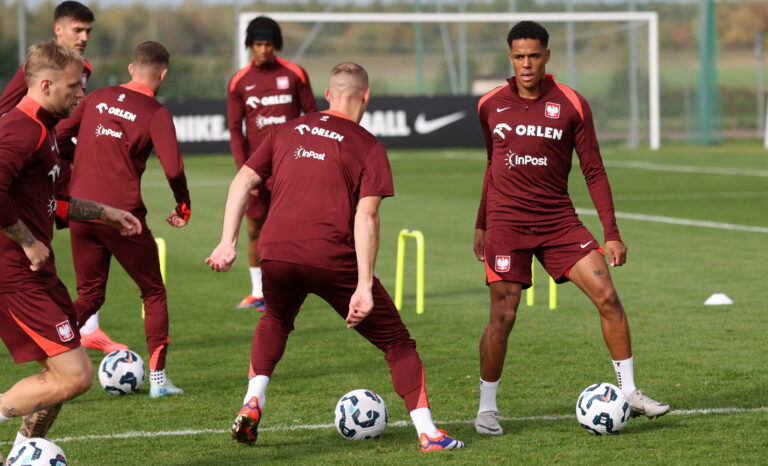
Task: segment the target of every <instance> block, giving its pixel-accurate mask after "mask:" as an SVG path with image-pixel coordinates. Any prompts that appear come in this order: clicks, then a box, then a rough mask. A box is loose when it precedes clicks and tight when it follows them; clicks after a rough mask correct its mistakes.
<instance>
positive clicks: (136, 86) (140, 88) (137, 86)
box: [120, 81, 155, 97]
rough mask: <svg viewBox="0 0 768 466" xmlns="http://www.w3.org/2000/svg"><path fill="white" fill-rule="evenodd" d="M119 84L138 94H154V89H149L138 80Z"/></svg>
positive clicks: (152, 95) (151, 95) (150, 95)
mask: <svg viewBox="0 0 768 466" xmlns="http://www.w3.org/2000/svg"><path fill="white" fill-rule="evenodd" d="M120 86H121V87H124V88H126V89H130V90H132V91H135V92H138V93H140V94H144V95H147V96H149V97H154V96H155V93H154V91H152V89H150V88H149V86H146V85H144V84H142V83H140V82H138V81H131V82H128V83H125V84H121V85H120Z"/></svg>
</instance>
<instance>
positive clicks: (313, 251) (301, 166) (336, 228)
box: [246, 111, 394, 270]
mask: <svg viewBox="0 0 768 466" xmlns="http://www.w3.org/2000/svg"><path fill="white" fill-rule="evenodd" d="M246 165H247V166H248V167H250V168H252V169H253V170H254V171H256V173H258V175H259V176H260V177H261V178H262V179H263V180H264V181H266V180H267V179H269V178H270V177H271V181H272V205H271V206H270V209H269V215H268V216H267V220H266V222H265V224H264V228H263V229H262V231H261V236H260V237H259V254H260V255H261V258H262V259H272V260H279V261H283V262H291V263H295V264H303V265H309V266H312V267H320V268H324V269H331V270H349V269H352V270H356V269H357V259H356V256H355V239H354V231H353V229H354V223H355V209H356V207H357V203H358V201H359V200H360V199H362V198H364V197H368V196H381V197H386V196H393V195H394V188H393V186H392V170H391V169H390V167H389V159H387V151H386V150H385V149H384V144H382V143H381V142H380V141H379V140H378V139H376V138H375V137H374V136H373V135H372V134H371V133H369V132H368V131H366V130H365V129H364V128H363V127H362V126H360V125H358V124H357V123H355V122H353V121H352V120H350V119H349V118H347V117H346V116H344V115H342V114H341V113H338V112H332V111H326V112H320V113H310V114H308V115H304V116H302V117H300V118H297V119H296V120H294V121H292V122H290V123H289V124H286V125H281V126H279V127H276V128H274V129H273V130H272V131H270V132H269V133H268V134H267V135H266V136H265V138H264V141H263V142H262V143H261V145H259V147H258V148H257V149H256V150H255V151H254V152H253V154H252V155H251V157H250V158H249V159H248V161H247V162H246Z"/></svg>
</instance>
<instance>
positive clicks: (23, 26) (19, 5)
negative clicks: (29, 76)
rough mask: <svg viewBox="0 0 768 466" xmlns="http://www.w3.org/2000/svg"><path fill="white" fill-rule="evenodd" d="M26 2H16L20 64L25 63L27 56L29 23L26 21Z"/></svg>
mask: <svg viewBox="0 0 768 466" xmlns="http://www.w3.org/2000/svg"><path fill="white" fill-rule="evenodd" d="M25 9H26V8H25V0H18V1H17V2H16V22H17V23H18V24H19V31H18V33H19V40H18V42H19V64H22V63H24V59H25V58H26V56H27V22H26V21H25V20H24V16H25V15H24V10H25Z"/></svg>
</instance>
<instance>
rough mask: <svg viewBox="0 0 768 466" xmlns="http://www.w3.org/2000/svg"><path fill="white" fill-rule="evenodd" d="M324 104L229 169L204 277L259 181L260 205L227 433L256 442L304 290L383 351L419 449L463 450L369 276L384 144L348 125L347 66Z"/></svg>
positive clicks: (224, 262) (334, 74)
mask: <svg viewBox="0 0 768 466" xmlns="http://www.w3.org/2000/svg"><path fill="white" fill-rule="evenodd" d="M325 96H326V98H327V99H328V102H329V103H330V107H331V108H330V110H328V111H325V112H320V113H312V114H309V115H304V116H303V117H300V118H297V119H296V120H294V121H292V122H291V123H289V124H286V125H282V126H280V127H278V128H275V129H273V130H272V131H270V133H269V135H267V136H266V137H265V139H264V141H263V142H262V143H261V145H259V147H258V148H257V149H256V150H255V151H254V152H253V153H252V155H251V157H250V158H249V159H248V161H247V162H246V163H245V165H244V166H243V167H242V168H241V169H240V171H238V173H237V176H236V177H235V179H234V181H233V182H232V185H231V186H230V188H229V196H228V197H227V205H226V208H225V212H224V230H223V232H222V238H221V243H219V245H218V246H217V247H216V249H215V250H214V251H213V253H211V256H210V257H209V258H208V259H207V260H206V263H208V264H209V265H210V266H211V268H212V269H214V270H217V271H225V270H228V269H229V268H230V266H231V265H232V262H233V261H234V260H235V254H236V246H237V236H238V230H239V228H240V222H241V220H242V218H243V213H244V212H245V209H246V204H247V198H248V195H249V192H250V190H251V189H253V188H254V187H256V186H258V185H260V184H261V182H262V181H264V180H269V179H271V180H272V205H271V207H270V212H269V216H268V217H267V221H266V223H265V224H264V231H263V233H262V237H261V240H260V242H259V250H260V253H261V257H262V267H263V268H264V296H265V298H266V303H267V310H266V313H265V314H264V316H263V317H262V318H261V319H260V320H259V324H258V325H257V326H256V331H255V332H254V336H253V348H252V350H251V366H250V374H249V377H250V381H249V383H248V391H247V393H246V395H245V399H244V400H243V402H244V405H243V407H242V409H241V410H240V413H239V414H238V416H237V418H236V419H235V423H234V425H233V427H232V431H231V432H232V436H233V438H235V439H236V440H237V441H238V442H240V443H247V444H253V443H254V442H256V439H257V436H258V425H259V421H260V419H261V413H262V409H263V408H264V401H265V399H264V396H265V393H266V388H267V384H268V383H269V380H270V377H271V376H272V371H273V370H274V368H275V366H276V365H277V363H278V361H280V358H281V357H282V355H283V352H284V351H285V346H286V343H287V340H288V334H289V333H290V332H291V331H292V330H293V322H294V319H295V318H296V315H297V314H298V312H299V310H300V309H301V304H302V303H303V302H304V299H305V298H306V296H307V294H308V293H314V294H316V295H318V296H320V297H321V298H323V299H324V300H325V301H327V302H328V303H329V304H330V305H331V306H333V308H334V310H335V311H336V312H337V313H338V314H339V315H340V316H341V317H342V318H344V319H345V320H346V322H347V324H348V325H347V328H354V329H356V330H357V331H358V332H359V333H360V334H361V335H362V336H363V337H364V338H366V339H367V340H368V341H370V342H371V343H373V344H374V345H376V347H378V348H379V349H381V350H382V351H384V358H385V359H386V360H387V363H388V364H389V369H390V373H391V374H392V383H393V385H394V387H395V391H396V392H397V393H398V395H400V396H401V397H402V398H403V400H404V401H405V405H406V408H407V409H408V411H409V412H410V414H411V418H412V419H413V423H414V425H415V426H416V430H417V431H418V433H419V441H420V443H421V449H422V451H433V450H443V449H446V450H447V449H454V448H461V447H463V446H464V443H463V442H461V441H459V440H456V439H454V438H452V437H450V436H449V435H447V434H446V433H445V432H444V431H439V430H438V429H437V428H436V427H435V425H434V423H433V422H432V415H431V412H430V409H429V401H428V400H427V393H426V387H425V382H424V369H423V367H422V364H421V359H420V358H419V354H418V353H417V352H416V342H414V341H413V340H412V339H411V337H410V335H409V333H408V329H407V328H406V327H405V325H404V324H403V322H402V321H401V320H400V315H399V313H398V311H397V309H396V308H395V306H394V304H393V303H392V300H391V299H389V295H387V292H386V290H385V289H384V287H383V286H382V284H381V282H379V280H378V279H377V278H376V277H375V276H374V275H373V268H374V264H375V262H376V253H377V251H378V245H379V214H378V210H379V204H380V203H381V200H382V198H384V197H387V196H392V195H394V188H393V186H392V171H391V170H390V167H389V160H388V159H387V153H386V150H385V149H384V145H383V144H382V143H381V142H379V141H378V140H377V139H376V138H375V137H374V136H373V135H372V134H370V133H369V132H368V131H366V130H365V129H363V128H362V127H361V126H360V125H358V123H359V122H360V119H361V118H362V116H363V113H364V112H365V109H366V107H367V104H368V98H369V91H368V74H367V73H366V71H365V70H364V69H363V68H362V67H360V66H359V65H356V64H354V63H342V64H340V65H338V66H336V67H335V68H334V69H333V70H332V71H331V78H330V80H329V83H328V89H326V91H325Z"/></svg>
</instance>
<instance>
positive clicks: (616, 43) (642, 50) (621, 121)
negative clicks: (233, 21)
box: [237, 12, 660, 149]
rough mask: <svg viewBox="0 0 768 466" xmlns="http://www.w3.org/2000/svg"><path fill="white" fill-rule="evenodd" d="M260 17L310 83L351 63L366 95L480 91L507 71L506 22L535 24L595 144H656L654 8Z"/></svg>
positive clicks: (244, 16) (243, 58)
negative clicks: (588, 114) (276, 29)
mask: <svg viewBox="0 0 768 466" xmlns="http://www.w3.org/2000/svg"><path fill="white" fill-rule="evenodd" d="M259 14H260V13H254V12H244V13H241V14H240V17H239V25H238V29H237V39H238V40H237V42H238V50H239V51H240V52H239V56H238V61H239V64H240V66H241V67H242V66H245V65H246V64H247V63H248V61H249V60H250V52H249V51H248V50H246V49H245V48H244V46H243V41H244V40H245V30H246V27H247V25H248V23H249V22H250V21H251V20H252V19H253V18H255V17H256V16H258V15H259ZM263 14H266V15H268V16H270V17H271V18H273V19H275V20H276V21H277V22H278V23H280V26H281V28H282V31H283V36H284V44H285V46H284V50H283V51H282V53H281V56H282V57H284V58H286V59H288V60H291V61H296V62H298V63H299V64H301V65H302V66H303V67H304V68H306V69H307V71H308V72H309V75H310V76H311V77H312V78H313V79H314V81H315V83H314V87H318V86H322V81H319V82H318V80H319V79H325V76H327V74H328V71H329V70H330V68H331V67H332V66H334V65H335V64H337V63H339V62H342V61H354V62H357V63H360V64H361V65H363V66H364V67H365V68H366V69H367V70H368V71H369V74H370V78H371V89H372V92H373V95H374V99H375V98H376V97H377V96H400V97H407V96H417V95H428V96H437V95H480V94H483V93H485V92H486V91H488V90H490V89H492V88H494V87H496V86H498V85H499V84H503V82H504V79H506V78H507V77H509V76H510V75H511V74H512V71H511V68H510V64H509V58H508V56H507V53H508V48H507V47H506V37H507V32H508V31H509V28H510V26H511V25H513V24H515V23H517V22H519V21H523V20H533V21H537V22H540V23H541V24H543V25H544V26H545V27H546V28H547V29H548V31H549V33H550V40H549V48H550V49H551V50H552V59H551V60H550V62H549V64H548V65H547V72H548V73H551V74H554V75H555V78H556V79H557V80H558V81H560V82H563V83H565V84H567V85H569V86H571V87H573V88H574V89H576V90H577V91H578V92H579V93H581V94H582V95H584V97H585V98H586V99H587V101H588V102H589V103H590V106H591V107H592V112H593V115H594V119H595V126H596V128H597V131H598V137H599V138H600V140H601V141H608V140H615V141H620V142H626V143H627V144H629V145H630V146H637V145H638V144H648V145H650V147H651V148H652V149H657V148H658V147H659V144H660V123H659V117H660V104H659V69H658V16H657V14H656V13H655V12H593V13H585V12H576V13H494V14H485V13H333V12H324V13H281V12H269V13H263ZM320 77H322V78H320ZM318 90H319V89H315V91H316V92H317V91H318Z"/></svg>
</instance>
